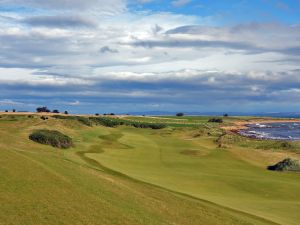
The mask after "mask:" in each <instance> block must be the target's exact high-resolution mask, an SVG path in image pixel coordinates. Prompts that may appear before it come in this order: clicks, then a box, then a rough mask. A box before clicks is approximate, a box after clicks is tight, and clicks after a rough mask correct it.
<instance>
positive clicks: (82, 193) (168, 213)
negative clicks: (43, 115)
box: [0, 117, 271, 225]
mask: <svg viewBox="0 0 300 225" xmlns="http://www.w3.org/2000/svg"><path fill="white" fill-rule="evenodd" d="M54 127H55V129H57V130H59V131H61V132H63V133H65V134H67V135H69V136H71V137H73V138H74V140H75V145H76V146H77V147H76V148H74V149H72V150H57V149H55V148H52V147H50V146H45V145H40V144H37V143H34V142H31V141H30V140H28V135H29V134H30V132H31V131H32V130H34V129H43V128H51V129H53V128H54ZM133 130H134V129H133V128H132V129H130V130H128V131H127V130H124V131H123V128H120V129H119V128H118V129H108V128H103V127H94V128H89V127H86V126H82V125H80V124H79V123H78V122H72V121H64V120H55V119H49V120H47V121H42V120H40V119H39V118H34V119H28V118H26V117H22V118H21V117H17V118H16V119H7V118H6V117H5V118H1V119H0V202H1V204H0V224H3V225H4V224H5V225H8V224H13V225H18V224H24V225H25V224H38V225H42V224H51V225H55V224H72V225H76V224H91V225H95V224H101V225H103V224H271V223H270V222H267V221H264V220H262V219H259V218H256V217H253V216H250V215H246V214H243V213H239V212H235V211H232V210H229V209H225V208H223V207H220V206H217V205H214V204H211V203H209V202H205V201H201V200H197V199H194V198H191V197H188V196H183V195H180V194H176V193H174V192H170V191H167V190H164V189H161V188H158V187H154V186H152V185H149V184H146V183H142V182H138V181H134V180H132V179H130V178H126V177H125V176H121V175H118V174H115V173H112V172H111V171H109V170H107V169H105V168H103V167H102V166H101V165H99V164H98V163H97V162H96V161H93V160H91V159H86V158H84V156H85V155H83V154H78V152H83V151H87V152H98V151H101V146H102V142H103V141H104V142H106V145H110V147H111V148H113V147H116V148H118V150H116V152H120V153H121V152H122V151H123V153H122V154H124V153H126V152H127V153H129V152H128V151H130V149H131V150H134V149H132V148H131V147H130V146H129V145H127V144H121V145H120V144H118V143H117V142H115V141H114V140H115V139H117V138H120V140H121V139H122V140H123V139H124V140H123V141H122V142H124V143H125V142H131V141H133V140H134V142H138V143H139V144H140V145H142V146H144V145H145V144H144V142H147V138H145V137H144V136H143V135H146V133H143V134H141V136H139V135H138V133H140V132H139V131H141V130H139V131H138V130H137V129H135V130H134V132H132V131H133ZM115 131H117V132H118V133H116V134H115V133H114V132H115ZM112 132H113V135H112V136H102V141H101V140H100V139H99V138H98V136H99V135H108V134H111V133H112ZM121 132H124V133H125V135H124V136H121V135H120V133H121ZM143 132H148V130H147V131H143ZM135 134H137V135H138V136H136V137H134V136H135ZM149 135H151V134H149ZM153 137H154V136H153ZM126 138H127V139H126ZM136 138H141V139H140V140H139V139H136ZM151 139H152V138H150V139H149V141H150V143H149V144H152V143H154V141H153V140H151ZM147 143H148V142H147ZM130 144H132V143H130ZM106 147H107V146H106ZM147 147H149V146H148V145H147ZM151 148H152V147H150V149H148V150H151ZM144 150H147V149H144ZM153 153H154V155H155V154H157V153H155V152H153ZM125 155H126V154H125ZM125 155H124V156H125ZM171 155H172V154H171ZM103 156H105V157H107V155H106V154H103ZM116 156H117V155H116ZM97 157H98V155H97ZM183 157H185V156H183ZM149 159H151V158H149ZM115 160H118V159H116V158H114V161H113V163H116V161H115ZM127 160H128V159H127ZM125 161H126V159H124V162H125ZM135 162H136V161H135V160H134V159H133V161H132V163H135ZM183 163H184V162H183ZM122 165H123V166H124V164H122ZM140 167H141V168H142V166H140ZM178 167H179V170H178V171H179V172H177V173H180V171H181V170H182V169H181V168H184V165H180V164H179V165H178ZM146 170H147V169H146V168H144V171H146ZM173 170H174V171H176V168H173ZM126 171H127V169H126V170H125V171H124V172H126ZM142 173H144V172H142ZM142 173H141V174H140V175H142ZM153 173H159V171H158V170H156V172H155V171H153ZM184 182H186V181H184ZM170 188H172V186H170ZM201 197H203V196H201Z"/></svg>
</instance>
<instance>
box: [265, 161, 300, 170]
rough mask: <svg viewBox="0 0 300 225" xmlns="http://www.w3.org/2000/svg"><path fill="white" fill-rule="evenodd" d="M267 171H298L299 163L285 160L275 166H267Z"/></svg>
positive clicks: (299, 168)
mask: <svg viewBox="0 0 300 225" xmlns="http://www.w3.org/2000/svg"><path fill="white" fill-rule="evenodd" d="M268 170H275V171H300V163H299V161H298V160H296V159H291V158H286V159H284V160H282V161H280V162H278V163H276V164H275V165H272V166H268Z"/></svg>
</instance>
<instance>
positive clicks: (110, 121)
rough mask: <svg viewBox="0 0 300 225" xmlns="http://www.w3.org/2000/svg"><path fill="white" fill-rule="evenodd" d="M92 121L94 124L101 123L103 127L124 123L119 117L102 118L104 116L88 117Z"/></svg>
mask: <svg viewBox="0 0 300 225" xmlns="http://www.w3.org/2000/svg"><path fill="white" fill-rule="evenodd" d="M89 119H90V120H91V121H92V122H94V123H95V124H96V125H102V126H105V127H116V126H119V125H124V122H123V121H121V120H119V119H111V118H104V117H97V118H95V117H90V118H89Z"/></svg>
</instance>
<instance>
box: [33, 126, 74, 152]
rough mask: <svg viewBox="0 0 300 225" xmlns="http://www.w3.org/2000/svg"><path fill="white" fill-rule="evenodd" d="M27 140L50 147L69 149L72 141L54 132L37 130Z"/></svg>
mask: <svg viewBox="0 0 300 225" xmlns="http://www.w3.org/2000/svg"><path fill="white" fill-rule="evenodd" d="M29 139H30V140H32V141H35V142H37V143H40V144H45V145H51V146H53V147H56V148H64V149H66V148H70V147H72V146H73V142H72V139H71V138H70V137H68V136H67V135H64V134H62V133H61V132H59V131H56V130H37V131H34V132H33V133H32V134H30V135H29Z"/></svg>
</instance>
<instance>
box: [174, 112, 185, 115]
mask: <svg viewBox="0 0 300 225" xmlns="http://www.w3.org/2000/svg"><path fill="white" fill-rule="evenodd" d="M176 116H184V113H182V112H180V113H176Z"/></svg>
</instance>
